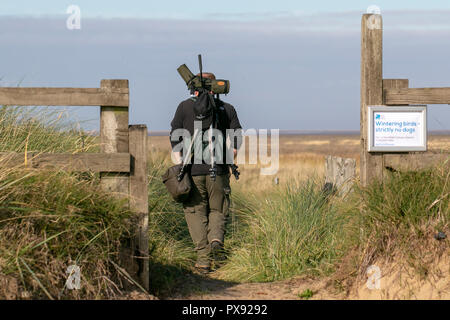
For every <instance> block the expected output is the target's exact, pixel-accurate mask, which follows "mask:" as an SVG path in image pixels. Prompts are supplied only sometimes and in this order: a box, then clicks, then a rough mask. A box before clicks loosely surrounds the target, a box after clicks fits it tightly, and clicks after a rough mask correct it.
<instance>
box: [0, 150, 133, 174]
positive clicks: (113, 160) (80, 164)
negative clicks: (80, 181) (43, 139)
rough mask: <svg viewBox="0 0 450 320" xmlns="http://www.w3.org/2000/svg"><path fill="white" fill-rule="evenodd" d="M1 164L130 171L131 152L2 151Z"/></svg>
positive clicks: (68, 169)
mask: <svg viewBox="0 0 450 320" xmlns="http://www.w3.org/2000/svg"><path fill="white" fill-rule="evenodd" d="M0 166H2V167H4V168H6V167H8V168H11V167H16V166H27V167H29V168H33V169H57V170H65V171H80V172H82V171H91V172H130V154H129V153H115V154H105V153H77V154H67V153H37V152H27V154H26V157H25V153H10V152H1V153H0Z"/></svg>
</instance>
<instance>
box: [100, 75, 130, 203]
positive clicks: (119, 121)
mask: <svg viewBox="0 0 450 320" xmlns="http://www.w3.org/2000/svg"><path fill="white" fill-rule="evenodd" d="M100 87H101V88H103V89H104V90H106V91H109V90H112V91H113V90H116V89H127V88H128V80H102V81H101V84H100ZM100 150H101V152H103V153H122V152H124V153H128V152H129V142H128V109H127V108H120V107H116V106H101V107H100ZM100 183H101V185H102V188H103V189H104V190H106V191H108V192H112V193H113V195H115V196H116V197H118V198H127V197H128V195H129V175H128V174H122V173H117V174H116V173H107V172H105V173H101V182H100Z"/></svg>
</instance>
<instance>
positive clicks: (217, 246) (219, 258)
mask: <svg viewBox="0 0 450 320" xmlns="http://www.w3.org/2000/svg"><path fill="white" fill-rule="evenodd" d="M211 255H212V258H213V260H214V261H215V262H223V261H225V258H226V257H225V250H224V249H223V244H222V243H220V242H219V241H213V242H212V243H211Z"/></svg>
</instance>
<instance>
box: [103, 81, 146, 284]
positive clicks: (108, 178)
mask: <svg viewBox="0 0 450 320" xmlns="http://www.w3.org/2000/svg"><path fill="white" fill-rule="evenodd" d="M100 86H101V88H102V89H103V90H104V91H105V92H108V90H111V91H113V90H115V89H117V88H128V80H102V81H101V85H100ZM100 150H101V152H104V153H122V152H123V153H129V141H128V108H123V107H111V106H101V107H100ZM129 180H130V174H129V173H118V172H101V173H100V184H101V187H102V188H103V189H104V190H105V191H107V192H110V193H111V194H112V195H114V196H115V197H117V198H120V199H124V198H127V199H128V197H129V192H130V190H129ZM131 222H132V223H133V222H134V221H131ZM133 241H134V240H133V237H131V238H128V239H124V240H123V242H122V244H121V248H120V257H119V259H120V264H121V266H122V267H123V268H124V269H125V270H126V272H127V273H128V274H129V275H130V276H131V277H132V278H134V279H135V280H138V279H136V278H137V273H138V270H139V266H138V265H137V263H136V260H135V259H134V256H135V251H134V246H133ZM124 288H125V289H126V290H129V289H132V288H133V284H132V283H131V282H125V283H124Z"/></svg>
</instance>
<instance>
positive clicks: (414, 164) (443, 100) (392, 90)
mask: <svg viewBox="0 0 450 320" xmlns="http://www.w3.org/2000/svg"><path fill="white" fill-rule="evenodd" d="M382 43H383V24H382V18H381V15H379V14H364V15H363V17H362V23H361V122H360V135H361V160H360V179H361V183H362V185H368V184H369V183H370V182H372V181H373V180H382V179H383V175H384V174H385V172H386V169H393V170H414V169H423V168H426V167H430V166H434V165H436V164H440V163H443V162H444V161H445V160H447V159H448V158H449V154H448V153H447V154H442V153H441V154H433V153H431V152H409V153H406V152H404V153H399V152H397V153H392V152H391V153H389V152H368V132H367V117H368V106H370V105H385V106H389V105H396V106H402V105H403V106H407V105H410V104H450V88H409V81H408V80H407V79H383V45H382Z"/></svg>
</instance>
